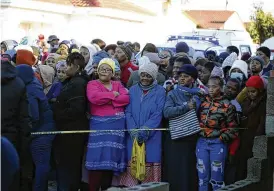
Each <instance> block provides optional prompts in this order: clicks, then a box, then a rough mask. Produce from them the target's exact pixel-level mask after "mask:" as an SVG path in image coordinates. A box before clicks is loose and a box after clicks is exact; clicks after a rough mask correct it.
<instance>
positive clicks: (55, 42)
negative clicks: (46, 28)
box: [48, 35, 59, 52]
mask: <svg viewBox="0 0 274 191" xmlns="http://www.w3.org/2000/svg"><path fill="white" fill-rule="evenodd" d="M48 43H49V44H50V48H49V52H51V50H52V49H53V48H58V47H59V38H57V36H56V35H50V36H49V38H48Z"/></svg>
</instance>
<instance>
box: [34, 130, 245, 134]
mask: <svg viewBox="0 0 274 191" xmlns="http://www.w3.org/2000/svg"><path fill="white" fill-rule="evenodd" d="M202 129H207V128H201V130H202ZM234 129H240V130H242V129H247V128H234ZM170 130H171V129H169V128H155V129H134V130H129V129H120V130H78V131H41V132H33V133H31V135H58V134H84V133H97V132H120V131H122V132H129V131H170Z"/></svg>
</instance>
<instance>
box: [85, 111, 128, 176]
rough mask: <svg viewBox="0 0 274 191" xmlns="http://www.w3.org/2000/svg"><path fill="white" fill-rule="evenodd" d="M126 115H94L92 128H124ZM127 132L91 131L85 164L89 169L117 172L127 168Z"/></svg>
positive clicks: (91, 122)
mask: <svg viewBox="0 0 274 191" xmlns="http://www.w3.org/2000/svg"><path fill="white" fill-rule="evenodd" d="M125 125H126V121H125V115H124V114H120V115H115V116H106V117H100V116H93V117H92V118H91V119H90V130H124V129H125ZM125 149H126V146H125V132H123V131H109V132H104V131H98V132H95V133H90V136H89V141H88V145H87V156H86V163H85V166H86V168H87V170H112V171H114V172H115V173H119V172H124V171H125V169H126V162H125V157H126V150H125Z"/></svg>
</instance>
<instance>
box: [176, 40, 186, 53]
mask: <svg viewBox="0 0 274 191" xmlns="http://www.w3.org/2000/svg"><path fill="white" fill-rule="evenodd" d="M188 51H189V46H188V45H187V43H185V42H178V43H177V44H176V53H179V52H184V53H186V54H187V53H188Z"/></svg>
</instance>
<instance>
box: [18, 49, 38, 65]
mask: <svg viewBox="0 0 274 191" xmlns="http://www.w3.org/2000/svg"><path fill="white" fill-rule="evenodd" d="M35 60H36V59H35V57H34V55H33V53H32V52H30V51H28V50H18V51H17V55H16V65H20V64H27V65H29V66H33V65H34V64H35Z"/></svg>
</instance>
